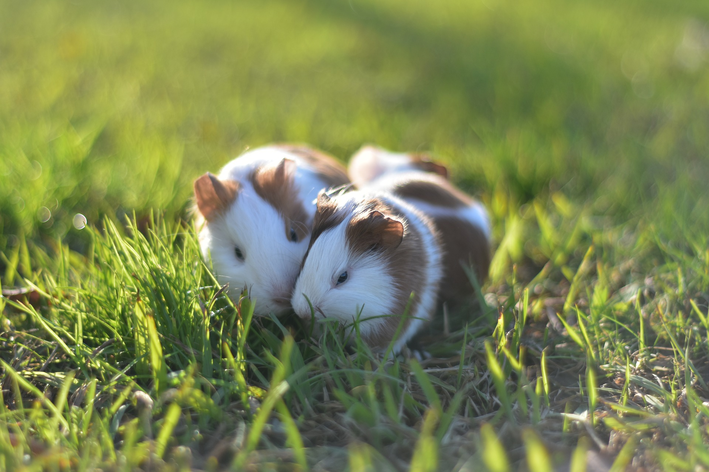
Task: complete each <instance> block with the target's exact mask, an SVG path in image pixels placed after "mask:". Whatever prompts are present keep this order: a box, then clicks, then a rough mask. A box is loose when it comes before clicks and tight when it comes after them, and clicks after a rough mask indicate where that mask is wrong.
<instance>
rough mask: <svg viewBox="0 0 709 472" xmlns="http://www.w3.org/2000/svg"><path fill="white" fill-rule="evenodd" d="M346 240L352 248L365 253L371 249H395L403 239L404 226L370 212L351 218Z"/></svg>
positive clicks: (388, 217)
mask: <svg viewBox="0 0 709 472" xmlns="http://www.w3.org/2000/svg"><path fill="white" fill-rule="evenodd" d="M347 239H348V240H350V241H351V245H352V247H356V248H357V249H358V250H359V251H361V252H365V251H368V250H370V249H372V248H373V247H381V248H385V249H396V248H397V247H399V244H401V241H402V240H403V239H404V224H403V223H402V222H401V221H399V220H397V219H396V218H392V217H391V216H387V215H385V214H384V213H382V212H380V211H377V210H375V211H372V212H371V213H369V214H367V215H366V216H363V217H361V218H353V220H352V221H351V222H350V228H348V232H347Z"/></svg>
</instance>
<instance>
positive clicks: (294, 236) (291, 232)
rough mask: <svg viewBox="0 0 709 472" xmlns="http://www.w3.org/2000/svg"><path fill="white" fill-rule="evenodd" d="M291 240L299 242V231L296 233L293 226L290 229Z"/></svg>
mask: <svg viewBox="0 0 709 472" xmlns="http://www.w3.org/2000/svg"><path fill="white" fill-rule="evenodd" d="M290 240H291V242H293V243H297V242H298V233H296V232H295V229H293V228H291V229H290Z"/></svg>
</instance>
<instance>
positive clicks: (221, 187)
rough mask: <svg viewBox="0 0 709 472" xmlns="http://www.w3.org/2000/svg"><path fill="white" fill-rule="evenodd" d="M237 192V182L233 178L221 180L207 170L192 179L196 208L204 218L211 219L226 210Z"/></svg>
mask: <svg viewBox="0 0 709 472" xmlns="http://www.w3.org/2000/svg"><path fill="white" fill-rule="evenodd" d="M238 192H239V183H238V182H236V181H234V180H225V181H223V182H222V181H221V180H219V179H218V178H217V177H216V176H214V175H212V174H210V173H209V172H207V173H206V174H204V175H203V176H202V177H200V178H199V179H197V180H195V181H194V196H195V199H196V200H197V208H199V212H200V213H202V216H204V219H206V220H207V221H211V220H213V219H214V218H216V217H217V215H219V214H220V213H222V212H223V211H224V210H226V209H227V208H228V207H229V205H231V204H232V203H233V202H234V200H236V195H237V193H238Z"/></svg>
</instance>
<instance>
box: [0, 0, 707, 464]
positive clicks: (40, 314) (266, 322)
mask: <svg viewBox="0 0 709 472" xmlns="http://www.w3.org/2000/svg"><path fill="white" fill-rule="evenodd" d="M0 32H1V33H0V281H1V284H2V293H3V296H2V298H0V323H1V326H0V360H1V362H0V375H1V376H2V389H1V396H2V399H1V400H0V470H28V471H35V470H61V471H63V470H92V469H97V468H101V469H103V470H134V469H142V470H194V469H197V470H220V469H231V470H270V469H273V470H308V469H311V470H351V471H364V470H394V471H399V470H401V471H403V470H409V469H410V470H416V471H430V470H456V471H481V470H488V471H491V472H497V471H507V470H529V471H532V472H537V471H546V470H572V471H582V470H589V471H599V470H608V469H609V468H612V470H615V471H620V470H673V471H674V470H678V471H682V470H687V471H690V470H691V471H695V470H709V446H708V445H707V444H709V386H708V385H707V382H709V356H708V354H709V352H708V351H709V344H708V343H709V340H708V339H707V336H708V334H709V241H708V239H709V238H708V236H709V132H708V129H709V2H706V1H705V0H686V1H683V2H672V1H669V0H667V1H662V0H646V1H639V0H627V1H608V0H599V1H596V2H591V1H587V0H577V1H572V2H569V1H564V0H537V1H534V2H531V1H530V2H515V1H512V0H439V1H436V2H431V1H421V0H409V1H404V0H389V1H375V0H349V1H344V0H288V1H286V0H263V1H255V0H244V1H223V0H214V1H211V2H199V3H198V2H182V1H173V2H168V1H165V0H153V1H149V2H119V1H115V0H102V1H93V2H90V1H85V0H77V1H72V2H69V1H63V0H61V1H55V2H43V1H39V0H0ZM274 141H291V142H306V143H310V144H312V145H314V146H316V147H319V148H321V149H324V150H326V151H328V152H330V153H332V154H334V155H335V156H337V157H338V158H339V159H341V160H342V161H343V162H346V161H347V159H348V156H349V155H351V154H352V153H353V152H354V151H355V150H356V149H357V148H359V146H360V145H362V144H363V143H377V144H379V145H381V146H384V147H387V148H390V149H393V150H400V151H406V150H408V151H414V150H415V151H427V152H430V153H431V154H432V155H433V156H435V158H436V159H438V160H440V161H442V162H443V163H444V164H445V165H447V166H448V167H449V169H450V173H451V176H452V179H453V181H454V182H455V183H456V184H458V185H459V186H460V187H461V188H463V189H465V190H466V191H468V192H469V193H471V194H474V195H476V196H477V197H478V198H479V199H480V200H481V201H482V202H484V204H485V205H486V206H487V207H488V209H489V211H490V214H491V218H492V221H493V237H494V246H495V256H494V259H493V264H492V268H491V271H490V277H489V279H488V280H487V281H485V283H484V284H483V286H482V288H481V290H480V297H479V298H480V299H481V301H480V307H479V308H477V309H476V310H473V311H472V312H471V313H470V314H469V315H468V316H467V317H466V321H467V324H466V326H465V327H461V328H460V329H456V330H453V331H452V332H450V333H448V334H447V335H440V334H439V335H434V336H432V340H431V345H430V352H431V353H432V354H434V358H433V359H432V360H429V361H426V362H424V363H422V364H419V363H417V362H415V361H410V362H409V361H405V360H396V361H394V362H384V361H382V360H381V359H380V358H378V357H377V356H375V355H372V354H371V353H370V352H368V351H367V349H366V347H364V346H363V345H361V343H356V344H355V346H354V348H351V349H350V348H345V347H344V344H343V343H344V340H343V335H342V333H341V332H340V331H338V330H337V329H336V327H335V326H331V325H325V326H324V330H323V334H322V335H321V336H320V337H318V338H315V339H313V338H311V337H310V336H309V334H310V333H309V332H307V331H306V330H305V328H303V327H302V326H301V325H300V324H299V323H298V322H297V320H294V319H290V318H284V319H276V318H258V319H251V317H250V313H251V309H252V302H250V301H249V300H246V299H244V300H242V301H241V302H240V303H236V304H234V303H232V302H231V301H230V300H228V299H227V298H226V297H225V296H224V295H223V292H222V290H221V288H220V287H219V286H218V285H217V283H216V282H215V280H214V279H213V277H212V275H211V274H210V272H209V269H208V267H207V266H206V265H205V264H204V263H203V262H202V261H201V259H200V257H199V252H198V248H197V243H196V239H195V234H194V229H193V228H192V226H191V225H190V224H189V214H188V208H189V205H190V200H189V199H190V196H191V188H192V187H191V183H192V181H193V180H194V179H195V178H196V177H198V176H199V175H201V174H202V173H204V172H205V171H207V170H211V171H217V170H218V169H219V168H220V167H221V165H223V164H224V163H226V162H227V161H228V160H229V159H231V158H233V157H234V156H236V155H238V154H240V153H241V152H243V150H244V149H246V148H249V147H251V148H253V147H256V146H259V145H262V144H265V143H269V142H274ZM85 222H86V223H85ZM472 290H473V289H472V287H471V291H472ZM255 303H258V301H255Z"/></svg>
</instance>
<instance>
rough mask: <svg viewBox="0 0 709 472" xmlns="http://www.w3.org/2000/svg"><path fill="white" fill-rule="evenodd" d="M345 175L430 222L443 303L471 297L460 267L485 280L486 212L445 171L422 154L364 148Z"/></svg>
mask: <svg viewBox="0 0 709 472" xmlns="http://www.w3.org/2000/svg"><path fill="white" fill-rule="evenodd" d="M370 168H373V169H375V170H374V171H371V172H370V171H368V169H370ZM348 172H349V174H350V178H351V179H352V181H357V182H359V186H360V188H361V189H366V190H371V191H380V192H382V191H383V192H391V193H393V194H394V195H396V196H398V197H399V198H401V199H403V200H404V201H406V202H407V203H409V204H411V205H412V206H413V207H415V208H416V209H418V210H419V211H421V212H422V213H423V214H425V215H426V216H427V217H428V218H430V219H431V220H432V221H433V224H434V226H435V227H436V229H437V230H438V233H439V238H440V242H441V249H442V252H443V261H442V264H443V280H442V282H441V286H440V297H439V299H440V301H441V302H448V303H449V304H450V305H452V306H456V305H457V304H458V303H459V302H462V301H463V300H465V299H467V298H469V297H470V295H471V294H472V293H473V290H472V286H471V283H470V279H469V277H468V274H467V273H466V269H465V268H464V266H467V267H468V268H472V269H473V270H474V272H475V275H476V277H477V279H478V282H479V283H481V284H482V282H483V281H484V280H485V279H486V278H487V274H488V271H489V268H490V261H491V244H490V221H489V218H488V215H487V212H486V211H485V208H484V207H483V206H482V205H481V204H480V203H478V202H477V201H475V200H474V199H473V198H472V197H470V196H468V195H466V194H465V193H464V192H462V191H461V190H459V189H458V188H456V187H455V186H454V185H453V184H451V183H450V182H449V181H448V179H447V176H448V172H447V171H446V170H445V167H443V166H442V165H440V164H437V163H435V162H433V161H431V160H430V159H428V158H427V157H426V156H424V155H421V154H403V153H402V154H399V153H393V152H389V151H386V150H384V149H381V148H376V147H373V146H365V147H363V148H362V149H360V150H359V151H358V152H357V153H356V154H355V155H354V156H353V157H352V159H351V160H350V164H349V166H348Z"/></svg>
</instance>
